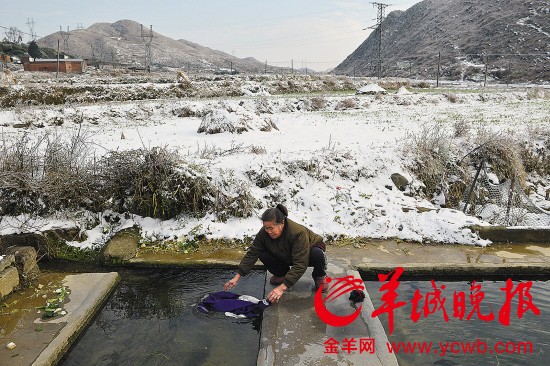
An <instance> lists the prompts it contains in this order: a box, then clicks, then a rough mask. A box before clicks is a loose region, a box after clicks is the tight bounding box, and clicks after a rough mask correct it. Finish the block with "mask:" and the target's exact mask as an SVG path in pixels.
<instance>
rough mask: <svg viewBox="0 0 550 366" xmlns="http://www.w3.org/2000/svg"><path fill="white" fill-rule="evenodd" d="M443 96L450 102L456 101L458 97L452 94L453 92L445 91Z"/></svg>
mask: <svg viewBox="0 0 550 366" xmlns="http://www.w3.org/2000/svg"><path fill="white" fill-rule="evenodd" d="M445 96H446V97H447V100H448V101H449V102H451V103H456V102H458V97H457V96H456V94H453V93H447V94H445Z"/></svg>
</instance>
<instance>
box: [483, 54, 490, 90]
mask: <svg viewBox="0 0 550 366" xmlns="http://www.w3.org/2000/svg"><path fill="white" fill-rule="evenodd" d="M488 63H489V55H485V80H484V81H483V87H484V88H485V87H487V64H488Z"/></svg>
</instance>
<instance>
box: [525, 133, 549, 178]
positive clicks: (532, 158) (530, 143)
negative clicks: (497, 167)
mask: <svg viewBox="0 0 550 366" xmlns="http://www.w3.org/2000/svg"><path fill="white" fill-rule="evenodd" d="M521 159H522V161H523V164H524V166H525V171H526V172H528V173H530V172H533V171H535V172H537V173H538V174H539V175H540V176H541V177H545V176H547V175H548V173H550V131H548V129H546V128H544V127H542V126H531V125H529V126H528V127H527V134H526V138H525V139H524V141H523V143H522V144H521Z"/></svg>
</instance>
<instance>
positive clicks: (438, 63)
mask: <svg viewBox="0 0 550 366" xmlns="http://www.w3.org/2000/svg"><path fill="white" fill-rule="evenodd" d="M440 67H441V52H439V54H438V56H437V83H436V88H439V68H440Z"/></svg>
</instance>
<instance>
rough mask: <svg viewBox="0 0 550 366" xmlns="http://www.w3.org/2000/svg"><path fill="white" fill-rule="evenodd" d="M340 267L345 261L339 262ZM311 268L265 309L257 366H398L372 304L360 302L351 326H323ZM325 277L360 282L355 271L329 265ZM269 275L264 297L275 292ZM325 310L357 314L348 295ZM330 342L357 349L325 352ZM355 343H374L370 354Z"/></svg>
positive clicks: (332, 263) (368, 300)
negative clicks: (351, 343)
mask: <svg viewBox="0 0 550 366" xmlns="http://www.w3.org/2000/svg"><path fill="white" fill-rule="evenodd" d="M343 262H344V263H343V264H344V265H345V261H343ZM311 274H312V268H308V270H307V271H306V273H305V274H304V276H302V278H301V279H300V280H299V281H298V282H297V283H296V284H295V285H294V286H293V287H292V288H290V289H288V290H287V291H286V292H285V294H284V295H283V296H282V298H281V300H280V302H279V303H278V304H273V305H271V306H270V307H269V308H267V309H266V310H264V315H263V316H264V318H263V322H262V332H261V336H260V351H259V354H258V363H257V364H258V365H261V366H275V365H316V366H317V365H339V364H343V365H384V366H385V365H397V360H396V358H395V355H393V354H390V353H389V352H388V350H387V347H386V342H387V337H386V334H385V332H384V329H383V327H382V324H381V323H380V321H379V320H378V318H372V317H371V316H370V315H371V312H372V311H373V309H374V308H373V305H372V302H371V301H370V298H369V299H365V301H364V302H363V305H362V308H361V312H360V315H359V317H358V318H357V319H355V320H354V321H353V322H352V323H351V324H349V325H347V326H344V327H333V326H330V325H327V324H326V323H324V322H323V321H322V320H321V319H319V316H318V315H317V313H316V312H315V308H314V298H315V294H316V291H315V288H314V284H313V280H312V277H311ZM327 274H328V276H329V277H331V278H340V277H345V276H347V275H351V276H354V277H355V278H358V279H360V277H359V273H358V272H357V271H355V270H348V269H346V267H344V266H342V265H341V264H340V263H338V264H336V263H334V262H331V263H329V266H328V270H327ZM270 277H271V274H269V273H268V276H266V285H265V295H266V296H267V294H268V293H269V292H270V291H271V290H272V289H273V288H274V286H272V285H270V284H269V278H270ZM327 309H328V310H329V311H330V312H331V313H333V314H335V315H339V316H345V315H349V314H351V313H353V312H355V311H356V309H357V307H356V305H352V304H351V302H350V301H349V300H348V296H346V295H344V296H340V297H338V298H337V299H335V300H334V301H332V302H329V303H327ZM330 338H333V339H334V340H335V341H337V342H339V343H340V346H342V345H344V343H343V342H342V341H344V340H345V339H347V340H351V339H352V338H353V339H354V340H355V342H356V343H355V347H356V348H357V350H351V351H350V352H349V353H348V352H347V351H343V350H340V349H339V353H325V351H326V346H325V342H327V341H328V340H329V339H330ZM360 339H375V352H374V353H370V352H360V350H359V348H360V347H359V343H360Z"/></svg>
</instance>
